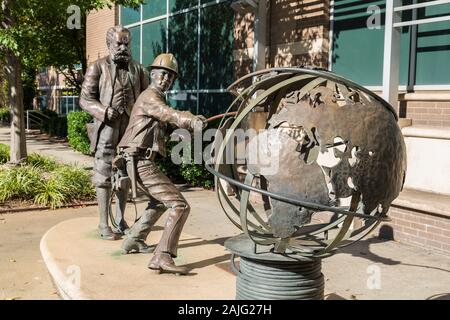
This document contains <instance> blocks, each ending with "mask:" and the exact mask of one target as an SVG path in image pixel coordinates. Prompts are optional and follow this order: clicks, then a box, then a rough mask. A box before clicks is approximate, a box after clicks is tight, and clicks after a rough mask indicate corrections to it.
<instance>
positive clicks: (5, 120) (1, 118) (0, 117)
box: [0, 108, 11, 125]
mask: <svg viewBox="0 0 450 320" xmlns="http://www.w3.org/2000/svg"><path fill="white" fill-rule="evenodd" d="M0 122H1V123H2V124H4V125H6V124H9V123H10V122H11V113H10V111H9V108H0Z"/></svg>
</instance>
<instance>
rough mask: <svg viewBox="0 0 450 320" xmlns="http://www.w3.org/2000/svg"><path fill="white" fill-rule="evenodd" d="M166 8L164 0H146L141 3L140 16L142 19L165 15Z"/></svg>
mask: <svg viewBox="0 0 450 320" xmlns="http://www.w3.org/2000/svg"><path fill="white" fill-rule="evenodd" d="M166 8H167V1H166V0H147V1H145V4H143V5H142V10H143V12H142V18H143V20H147V19H151V18H155V17H159V16H162V15H165V14H166V13H167V12H166V10H167V9H166Z"/></svg>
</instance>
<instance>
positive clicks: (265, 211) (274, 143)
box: [207, 68, 406, 299]
mask: <svg viewBox="0 0 450 320" xmlns="http://www.w3.org/2000/svg"><path fill="white" fill-rule="evenodd" d="M229 91H230V92H231V93H233V94H234V95H235V96H236V99H235V100H234V102H233V103H232V104H231V106H230V107H229V110H228V112H230V111H236V113H235V115H234V116H233V117H224V118H223V120H222V122H221V124H220V131H221V132H222V133H223V136H224V139H223V140H222V141H220V142H221V144H220V145H216V147H215V148H214V152H215V154H214V166H210V165H208V166H207V168H208V169H209V170H210V171H211V172H212V173H213V174H214V175H215V176H216V190H217V193H218V197H219V201H220V203H221V205H222V208H223V210H224V212H225V213H226V215H227V216H228V218H229V219H230V220H231V222H232V223H233V224H234V225H235V226H236V227H238V228H239V229H241V230H242V231H243V233H244V234H243V235H242V236H239V237H236V238H233V239H230V240H228V242H227V243H226V246H227V248H228V249H229V250H230V251H232V252H233V253H234V254H236V255H239V256H241V262H240V270H239V271H238V270H237V272H238V280H237V282H238V285H237V298H238V299H277V298H281V299H321V298H323V287H324V284H323V275H321V273H320V266H321V264H320V259H322V258H325V257H328V256H330V255H332V254H333V253H335V252H336V250H337V249H339V248H342V247H344V246H348V245H349V244H351V243H353V242H354V241H358V240H360V239H362V238H363V237H365V236H366V235H368V234H369V233H370V232H371V231H373V230H374V229H375V228H376V227H377V226H378V224H379V223H380V222H381V221H383V220H384V219H386V217H387V213H388V211H389V207H390V205H391V203H392V201H393V200H394V199H396V198H397V197H398V195H399V193H400V192H401V190H402V188H403V184H404V179H405V174H406V147H405V143H404V140H403V136H402V133H401V130H400V128H399V126H398V124H397V121H398V117H397V115H396V112H395V110H394V109H393V108H392V106H391V105H389V104H388V103H387V102H386V101H384V100H383V99H382V98H380V97H379V96H377V95H376V94H374V93H372V92H371V91H369V90H367V89H366V88H364V87H362V86H360V85H358V84H356V83H353V82H351V81H349V80H347V79H345V78H343V77H340V76H338V75H336V74H334V73H331V72H328V71H324V70H317V69H310V68H276V69H268V70H264V71H260V72H256V73H252V74H249V75H248V76H245V77H243V78H241V79H239V80H238V81H236V82H235V83H234V84H232V85H231V86H230V87H229ZM255 112H259V115H263V121H262V122H263V124H262V125H261V126H260V127H261V129H262V130H260V131H259V132H258V133H257V134H256V135H255V136H254V137H251V138H250V139H248V141H246V143H245V144H246V153H245V159H233V160H235V161H224V159H225V158H226V157H227V156H229V155H227V154H226V153H227V146H228V148H229V146H230V145H233V141H234V133H235V132H236V130H237V129H243V128H248V127H249V126H251V125H249V123H250V122H252V119H251V118H252V114H253V115H254V113H255ZM259 117H260V118H261V116H259ZM216 142H217V141H216ZM235 147H236V146H234V148H235ZM239 160H240V161H239ZM242 160H243V161H242ZM224 182H226V183H227V184H229V186H231V189H232V191H233V192H230V190H228V191H227V190H226V187H225V186H224ZM230 194H233V195H232V196H231V195H230ZM280 279H281V280H280ZM280 281H281V282H280Z"/></svg>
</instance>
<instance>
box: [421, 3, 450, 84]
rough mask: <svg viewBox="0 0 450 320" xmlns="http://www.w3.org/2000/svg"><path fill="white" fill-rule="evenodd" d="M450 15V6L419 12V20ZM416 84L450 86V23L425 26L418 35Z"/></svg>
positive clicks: (422, 26)
mask: <svg viewBox="0 0 450 320" xmlns="http://www.w3.org/2000/svg"><path fill="white" fill-rule="evenodd" d="M449 14H450V5H448V4H447V5H439V6H433V7H429V8H424V9H421V10H419V12H418V16H419V19H426V18H434V17H439V16H442V15H449ZM416 68H417V69H416V84H418V85H430V84H434V85H440V84H450V21H444V22H436V23H430V24H423V25H420V26H419V29H418V34H417V67H416Z"/></svg>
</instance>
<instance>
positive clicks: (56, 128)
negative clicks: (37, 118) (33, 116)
mask: <svg viewBox="0 0 450 320" xmlns="http://www.w3.org/2000/svg"><path fill="white" fill-rule="evenodd" d="M39 113H41V114H42V115H43V116H42V117H41V118H42V123H41V127H40V128H41V132H44V133H47V134H48V135H50V136H56V137H67V116H59V114H57V113H56V112H55V111H52V110H48V109H45V110H42V111H39Z"/></svg>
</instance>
